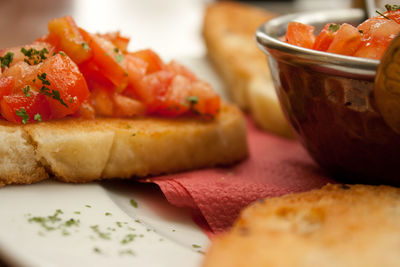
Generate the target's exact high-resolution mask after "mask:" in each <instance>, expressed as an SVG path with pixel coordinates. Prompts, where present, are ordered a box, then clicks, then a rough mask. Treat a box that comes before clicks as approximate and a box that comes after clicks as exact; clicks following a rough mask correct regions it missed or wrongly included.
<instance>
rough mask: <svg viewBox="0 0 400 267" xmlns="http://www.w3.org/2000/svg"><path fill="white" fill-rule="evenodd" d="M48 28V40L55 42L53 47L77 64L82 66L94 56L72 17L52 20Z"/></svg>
mask: <svg viewBox="0 0 400 267" xmlns="http://www.w3.org/2000/svg"><path fill="white" fill-rule="evenodd" d="M48 28H49V37H48V39H47V40H48V41H50V42H55V43H53V45H55V46H56V47H57V48H58V49H60V50H62V51H64V52H65V53H67V55H68V56H69V57H70V58H71V59H72V60H73V61H74V62H75V63H76V64H80V63H82V62H84V61H86V60H88V59H89V58H90V57H91V56H92V51H91V50H90V47H89V46H88V45H87V43H86V42H85V40H84V38H83V36H82V34H81V33H80V31H79V28H78V26H76V23H75V21H74V19H73V18H72V17H71V16H66V17H62V18H58V19H53V20H51V21H50V22H49V23H48Z"/></svg>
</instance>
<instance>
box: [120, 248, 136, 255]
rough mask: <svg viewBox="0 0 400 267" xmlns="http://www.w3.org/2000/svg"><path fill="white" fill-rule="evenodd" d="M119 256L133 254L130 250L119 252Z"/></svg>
mask: <svg viewBox="0 0 400 267" xmlns="http://www.w3.org/2000/svg"><path fill="white" fill-rule="evenodd" d="M119 255H132V256H135V252H133V250H132V249H126V250H121V251H120V252H119Z"/></svg>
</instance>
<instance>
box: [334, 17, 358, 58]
mask: <svg viewBox="0 0 400 267" xmlns="http://www.w3.org/2000/svg"><path fill="white" fill-rule="evenodd" d="M360 45H361V34H360V32H359V31H358V30H357V28H355V27H353V26H351V25H350V24H347V23H343V24H342V25H341V26H340V28H339V30H338V31H337V33H336V35H335V37H334V38H333V41H332V43H331V45H330V46H329V48H328V50H327V52H330V53H336V54H342V55H347V56H351V55H353V54H354V53H355V52H356V51H357V49H358V48H359V46H360Z"/></svg>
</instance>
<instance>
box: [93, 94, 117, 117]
mask: <svg viewBox="0 0 400 267" xmlns="http://www.w3.org/2000/svg"><path fill="white" fill-rule="evenodd" d="M112 96H113V93H112V92H109V91H106V90H101V89H97V90H93V91H92V105H93V108H94V110H95V112H96V114H98V115H100V116H107V117H112V116H113V115H114V102H113V99H112Z"/></svg>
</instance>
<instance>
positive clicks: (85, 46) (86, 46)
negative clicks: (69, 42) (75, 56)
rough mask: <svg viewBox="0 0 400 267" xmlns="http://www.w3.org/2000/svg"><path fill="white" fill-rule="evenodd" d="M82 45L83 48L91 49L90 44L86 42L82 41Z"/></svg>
mask: <svg viewBox="0 0 400 267" xmlns="http://www.w3.org/2000/svg"><path fill="white" fill-rule="evenodd" d="M82 47H83V49H85V50H90V46H89V45H88V44H87V43H86V42H83V43H82Z"/></svg>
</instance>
